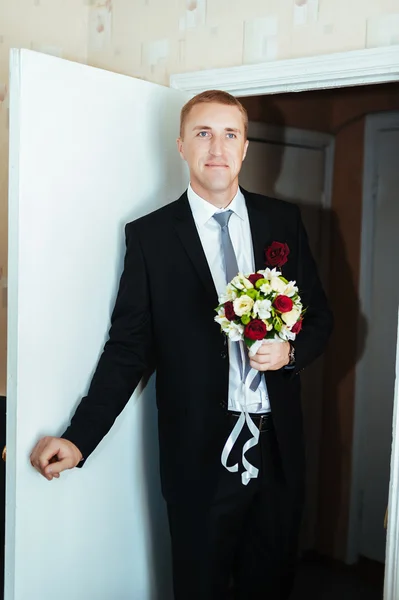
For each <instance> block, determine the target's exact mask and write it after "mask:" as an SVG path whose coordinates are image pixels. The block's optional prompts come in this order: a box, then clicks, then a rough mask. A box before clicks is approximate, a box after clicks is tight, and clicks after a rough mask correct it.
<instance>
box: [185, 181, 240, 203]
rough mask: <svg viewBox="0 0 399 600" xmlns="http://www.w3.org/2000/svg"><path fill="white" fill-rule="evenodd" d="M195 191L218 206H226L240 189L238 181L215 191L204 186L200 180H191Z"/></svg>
mask: <svg viewBox="0 0 399 600" xmlns="http://www.w3.org/2000/svg"><path fill="white" fill-rule="evenodd" d="M190 184H191V187H192V189H193V190H194V192H195V193H196V194H197V195H198V196H199V197H200V198H202V199H203V200H206V201H207V202H209V203H210V204H212V205H213V206H215V207H216V208H226V207H227V206H228V205H229V204H230V203H231V201H232V200H233V198H234V197H235V195H236V194H237V191H238V181H235V182H234V183H233V184H232V185H231V186H229V187H228V188H227V189H226V190H221V191H213V190H207V189H205V188H203V187H202V186H201V185H200V184H199V183H198V182H193V181H191V182H190Z"/></svg>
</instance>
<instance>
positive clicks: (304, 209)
mask: <svg viewBox="0 0 399 600" xmlns="http://www.w3.org/2000/svg"><path fill="white" fill-rule="evenodd" d="M248 137H249V140H250V143H249V147H248V153H247V157H246V159H245V161H244V163H243V168H242V171H241V176H240V183H241V185H242V186H243V187H244V188H246V189H248V190H250V191H253V192H257V193H260V194H266V195H268V196H272V197H275V198H281V199H283V200H288V201H290V202H295V203H297V204H298V205H299V206H300V208H301V213H302V217H303V221H304V225H305V227H306V230H307V232H308V236H309V243H310V246H311V249H312V252H313V255H314V257H315V259H316V261H317V263H318V267H319V271H320V275H321V278H322V280H323V284H324V286H325V289H327V272H328V256H329V254H328V253H329V227H328V222H329V208H330V203H331V178H332V169H333V151H334V138H333V136H331V135H327V134H322V133H315V132H311V131H303V130H298V129H289V128H286V129H284V128H280V127H274V126H269V125H263V124H261V123H250V124H249V129H248ZM302 391H303V392H302V406H303V414H304V427H305V439H306V455H307V486H306V487H307V503H306V508H305V514H304V521H303V531H302V539H301V546H302V549H303V550H306V549H311V548H314V546H315V535H316V522H317V508H318V494H319V485H318V484H319V477H318V472H319V455H320V440H321V422H322V405H323V400H322V397H323V359H322V358H320V359H319V360H318V361H316V362H315V363H314V364H313V365H311V366H310V367H309V369H306V371H305V372H304V374H303V376H302Z"/></svg>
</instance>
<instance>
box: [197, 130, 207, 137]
mask: <svg viewBox="0 0 399 600" xmlns="http://www.w3.org/2000/svg"><path fill="white" fill-rule="evenodd" d="M208 133H209V131H200V132H199V134H198V136H199V137H202V138H204V137H206V136H207V135H208Z"/></svg>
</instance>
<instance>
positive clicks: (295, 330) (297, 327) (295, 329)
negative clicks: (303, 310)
mask: <svg viewBox="0 0 399 600" xmlns="http://www.w3.org/2000/svg"><path fill="white" fill-rule="evenodd" d="M302 321H303V319H300V320H299V321H297V322H296V323H295V325H294V326H293V327H291V332H292V333H299V332H300V331H301V329H302Z"/></svg>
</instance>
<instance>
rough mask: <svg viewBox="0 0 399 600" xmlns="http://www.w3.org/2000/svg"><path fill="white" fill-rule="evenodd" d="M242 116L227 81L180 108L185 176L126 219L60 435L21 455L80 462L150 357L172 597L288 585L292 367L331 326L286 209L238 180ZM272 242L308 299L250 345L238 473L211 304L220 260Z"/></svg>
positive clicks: (274, 593) (231, 358)
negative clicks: (80, 382)
mask: <svg viewBox="0 0 399 600" xmlns="http://www.w3.org/2000/svg"><path fill="white" fill-rule="evenodd" d="M247 123H248V121H247V115H246V111H245V109H244V108H243V106H242V105H241V104H240V103H239V102H238V100H236V99H235V98H234V97H232V96H230V95H229V94H226V93H224V92H219V91H210V92H204V93H202V94H199V95H198V96H196V97H195V98H193V99H192V100H190V101H189V102H188V103H187V104H186V105H185V106H184V107H183V109H182V113H181V130H180V138H179V139H178V149H179V152H180V154H181V156H182V158H183V159H184V160H186V161H187V163H188V166H189V169H190V186H189V188H188V190H187V192H185V193H184V194H183V195H182V196H181V198H180V199H179V200H177V201H176V202H173V203H172V204H170V205H168V206H165V207H163V208H161V209H159V210H157V211H155V212H153V213H151V214H149V215H147V216H145V217H142V218H141V219H138V220H137V221H134V222H133V223H130V224H129V225H127V227H126V242H127V250H126V257H125V266H124V271H123V274H122V277H121V281H120V287H119V292H118V296H117V300H116V304H115V308H114V311H113V315H112V325H111V329H110V334H109V340H108V342H107V343H106V345H105V348H104V352H103V354H102V356H101V358H100V361H99V364H98V366H97V370H96V372H95V374H94V377H93V380H92V382H91V386H90V389H89V392H88V395H87V397H85V398H84V399H83V400H82V402H81V403H80V405H79V407H78V409H77V411H76V413H75V415H74V417H73V419H72V422H71V425H70V427H69V428H68V429H67V430H66V432H65V433H64V435H63V436H62V438H44V439H43V440H41V441H40V442H39V443H38V444H37V446H36V447H35V449H34V450H33V452H32V455H31V462H32V464H33V466H35V467H36V468H37V469H38V470H39V471H40V472H41V473H42V474H43V475H44V476H45V477H47V479H49V480H51V479H52V478H53V477H59V474H60V473H61V471H63V470H65V469H69V468H73V467H75V466H78V465H79V466H81V465H82V464H83V463H84V461H85V460H86V459H87V458H88V456H89V455H90V454H91V453H92V452H93V450H94V449H95V447H96V446H97V445H98V443H99V442H100V441H101V439H102V438H103V437H104V436H105V435H106V434H107V432H108V431H109V429H110V427H111V426H112V424H113V422H114V420H115V419H116V417H117V416H118V415H119V414H120V412H121V411H122V409H123V408H124V406H125V405H126V403H127V401H128V400H129V398H130V396H131V395H132V393H133V391H134V389H135V388H136V386H137V385H138V383H139V381H140V379H141V377H142V375H143V373H144V372H145V371H147V370H148V369H149V368H151V367H154V366H155V368H156V377H157V379H156V390H157V404H158V424H159V443H160V468H161V481H162V490H163V494H164V496H165V499H166V502H167V507H168V517H169V524H170V532H171V540H172V556H173V575H174V591H175V598H176V600H195V599H198V600H213V599H215V600H223V599H225V598H227V597H228V589H229V585H230V582H231V581H232V580H233V581H234V589H235V594H236V598H237V599H238V600H244V599H245V600H255V599H258V598H259V599H260V598H263V597H265V598H268V600H277V599H278V600H282V599H286V598H288V597H289V593H290V590H291V587H292V582H293V575H294V570H295V557H296V545H297V538H298V530H299V525H300V518H301V511H302V504H303V487H304V452H303V436H302V418H301V406H300V378H299V377H298V374H299V372H300V371H301V370H302V369H303V368H305V367H306V366H307V365H308V364H309V363H310V362H312V361H313V360H314V359H315V358H316V357H317V356H318V355H319V354H320V353H321V352H322V351H323V349H324V347H325V345H326V342H327V339H328V337H329V334H330V331H331V327H332V317H331V314H330V311H329V309H328V306H327V301H326V298H325V295H324V293H323V290H322V288H321V285H320V281H319V279H318V276H317V272H316V267H315V264H314V261H313V259H312V256H311V254H310V250H309V246H308V242H307V237H306V233H305V231H304V228H303V225H302V222H301V218H300V213H299V210H298V208H297V207H296V206H294V205H291V204H289V203H286V202H283V201H279V200H275V199H272V198H267V197H264V196H259V195H256V194H251V193H249V192H246V191H245V190H241V189H240V188H239V185H238V175H239V172H240V168H241V164H242V161H243V160H244V158H245V155H246V152H247V147H248V141H247ZM223 213H225V214H224V216H223ZM225 218H227V221H225V222H224V223H222V220H223V219H225ZM223 228H224V229H223ZM222 229H223V231H222ZM226 240H227V241H226ZM273 241H278V242H283V243H284V244H287V246H288V248H289V255H288V261H287V262H286V264H285V265H284V275H285V277H286V278H287V279H289V280H296V282H297V285H298V286H299V290H300V294H301V297H302V300H303V304H304V306H306V307H307V312H306V316H305V319H304V323H303V330H302V331H301V332H300V334H299V335H298V337H297V339H296V340H295V342H294V343H293V344H292V346H291V345H290V344H289V343H288V342H284V343H273V344H268V345H264V346H262V347H261V348H260V349H259V351H258V352H257V354H256V355H255V356H254V357H253V358H251V359H250V365H251V366H252V367H253V368H255V369H257V370H258V371H260V372H261V373H265V377H264V376H262V377H261V382H260V384H259V386H258V387H257V388H256V389H254V390H251V394H252V399H251V405H252V406H253V410H252V414H251V418H252V420H253V422H254V423H255V424H256V426H257V427H258V428H259V430H260V436H259V442H258V444H256V445H255V446H254V447H253V448H251V450H249V451H248V452H247V454H246V458H247V459H248V460H249V461H250V463H251V464H252V465H253V466H254V467H255V468H258V469H259V473H258V476H257V477H254V478H253V479H251V480H250V481H249V483H248V485H244V484H243V482H242V479H241V473H242V471H243V467H242V466H241V467H240V469H239V471H237V472H230V471H229V470H227V468H225V467H224V466H223V465H222V462H221V455H222V451H223V448H224V445H225V443H226V440H227V439H228V437H229V435H230V433H231V431H232V429H233V428H234V425H235V423H236V422H237V418H238V417H239V414H240V412H239V411H240V406H239V405H238V406H237V403H236V401H235V398H236V397H237V390H238V389H239V386H240V377H239V370H240V364H239V357H238V354H237V353H236V352H235V350H236V346H235V345H234V344H232V343H227V342H226V339H225V338H224V337H223V335H222V334H221V332H220V329H219V327H218V325H217V324H216V323H215V322H214V316H215V311H214V309H215V307H216V306H217V304H218V294H220V293H221V292H223V290H224V287H225V285H226V282H227V280H228V273H227V264H228V263H230V264H231V261H233V262H234V261H236V262H234V264H236V265H237V269H239V270H240V271H242V272H244V273H249V272H254V271H255V270H257V269H262V268H264V267H265V250H266V249H267V248H268V247H269V246H270V245H271V244H272V242H273ZM226 244H227V245H226ZM170 313H172V314H173V318H168V314H170ZM250 437H251V435H250V433H249V431H248V429H243V431H242V432H241V434H240V436H239V439H238V440H237V442H236V443H235V444H234V446H233V448H232V449H231V453H230V456H229V459H228V463H229V464H230V465H232V464H234V463H239V464H240V465H241V464H242V460H241V457H242V449H243V445H244V444H245V443H246V442H247V441H248V439H249V438H250Z"/></svg>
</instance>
